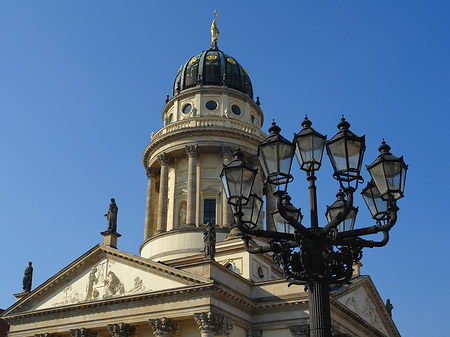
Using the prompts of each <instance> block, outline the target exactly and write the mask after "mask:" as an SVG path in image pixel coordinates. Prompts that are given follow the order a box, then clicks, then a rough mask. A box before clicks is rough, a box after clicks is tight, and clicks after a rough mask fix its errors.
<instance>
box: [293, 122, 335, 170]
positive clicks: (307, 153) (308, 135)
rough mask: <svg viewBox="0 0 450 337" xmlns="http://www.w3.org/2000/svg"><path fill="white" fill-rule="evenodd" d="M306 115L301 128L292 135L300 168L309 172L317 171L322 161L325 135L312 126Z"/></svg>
mask: <svg viewBox="0 0 450 337" xmlns="http://www.w3.org/2000/svg"><path fill="white" fill-rule="evenodd" d="M311 125H312V123H311V121H310V120H309V119H308V117H305V119H304V120H303V122H302V126H303V130H301V131H300V132H299V133H297V134H296V135H295V136H294V143H295V154H296V155H297V160H298V163H299V165H300V169H302V170H304V171H307V172H311V171H317V170H319V168H320V165H321V163H322V155H323V148H324V146H325V142H326V140H327V136H323V135H321V134H320V133H318V132H317V131H315V130H314V129H313V128H311Z"/></svg>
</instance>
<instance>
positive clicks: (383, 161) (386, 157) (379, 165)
mask: <svg viewBox="0 0 450 337" xmlns="http://www.w3.org/2000/svg"><path fill="white" fill-rule="evenodd" d="M390 150H391V147H390V146H389V145H387V144H386V142H385V141H384V139H383V142H382V144H381V146H380V147H379V148H378V151H380V155H379V156H378V157H377V159H375V161H374V162H373V163H372V164H370V165H368V166H366V167H367V170H368V171H369V173H370V175H371V177H372V180H373V182H374V183H375V185H376V186H377V188H378V190H379V191H380V194H381V196H382V198H384V199H389V197H392V198H394V200H398V199H400V198H403V193H404V191H405V180H406V171H407V170H408V165H406V164H405V162H404V161H403V156H402V157H400V158H398V157H396V156H394V155H392V154H391V153H390V152H389V151H390Z"/></svg>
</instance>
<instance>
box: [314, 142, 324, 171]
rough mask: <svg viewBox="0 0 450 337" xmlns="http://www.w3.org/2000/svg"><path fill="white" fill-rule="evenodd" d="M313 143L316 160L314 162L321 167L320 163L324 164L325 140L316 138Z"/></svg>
mask: <svg viewBox="0 0 450 337" xmlns="http://www.w3.org/2000/svg"><path fill="white" fill-rule="evenodd" d="M313 142H314V154H313V158H314V161H316V162H317V163H318V164H319V165H320V163H321V162H322V156H323V147H324V145H325V138H321V137H317V136H314V139H313ZM317 168H318V167H317Z"/></svg>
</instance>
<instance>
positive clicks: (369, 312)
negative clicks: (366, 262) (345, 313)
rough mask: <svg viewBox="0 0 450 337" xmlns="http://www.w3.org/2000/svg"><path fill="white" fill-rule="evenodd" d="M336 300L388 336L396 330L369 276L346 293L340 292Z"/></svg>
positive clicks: (348, 288)
mask: <svg viewBox="0 0 450 337" xmlns="http://www.w3.org/2000/svg"><path fill="white" fill-rule="evenodd" d="M335 298H336V299H337V300H338V301H339V302H340V303H342V304H343V305H344V306H345V307H347V308H348V309H350V310H351V311H352V312H353V313H355V314H356V315H358V316H359V317H360V318H362V319H363V320H365V321H366V322H367V323H369V324H370V325H372V326H373V327H375V328H376V329H377V330H379V331H381V332H382V333H383V334H385V335H386V336H390V335H391V334H390V333H389V331H392V328H394V329H395V330H396V328H395V325H394V324H393V322H392V319H391V318H390V317H389V314H388V312H387V309H386V307H385V305H384V303H383V302H382V300H381V298H380V295H379V294H378V292H377V290H376V288H375V286H374V284H373V283H372V281H371V280H370V278H369V277H368V276H365V277H361V278H360V279H359V280H357V281H355V282H353V284H352V285H350V286H348V287H346V288H345V290H344V291H341V292H339V291H338V292H337V294H336V296H335Z"/></svg>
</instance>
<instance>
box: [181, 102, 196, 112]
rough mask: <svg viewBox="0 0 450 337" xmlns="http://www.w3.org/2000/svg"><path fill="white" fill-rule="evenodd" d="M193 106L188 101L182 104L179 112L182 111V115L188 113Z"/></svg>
mask: <svg viewBox="0 0 450 337" xmlns="http://www.w3.org/2000/svg"><path fill="white" fill-rule="evenodd" d="M188 107H189V110H188V111H185V110H186V108H188ZM193 108H194V106H193V105H192V103H190V102H188V103H186V104H184V105H183V107H182V108H181V112H182V113H183V115H188V114H190V113H191V112H192V109H193Z"/></svg>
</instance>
